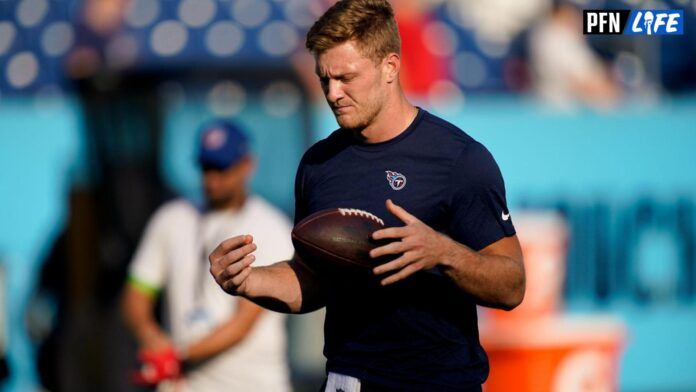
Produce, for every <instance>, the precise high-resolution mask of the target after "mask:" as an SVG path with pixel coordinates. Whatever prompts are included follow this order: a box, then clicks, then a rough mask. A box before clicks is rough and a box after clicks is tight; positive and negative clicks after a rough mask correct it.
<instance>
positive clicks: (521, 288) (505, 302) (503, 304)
mask: <svg viewBox="0 0 696 392" xmlns="http://www.w3.org/2000/svg"><path fill="white" fill-rule="evenodd" d="M525 289H526V283H525V277H524V274H523V275H522V276H521V277H520V278H519V279H518V280H517V282H515V284H514V285H513V287H511V289H510V290H509V291H508V293H507V295H506V296H505V298H502V300H501V301H500V309H502V310H505V311H511V310H513V309H515V308H516V307H518V306H519V305H520V304H521V303H522V301H523V300H524V293H525Z"/></svg>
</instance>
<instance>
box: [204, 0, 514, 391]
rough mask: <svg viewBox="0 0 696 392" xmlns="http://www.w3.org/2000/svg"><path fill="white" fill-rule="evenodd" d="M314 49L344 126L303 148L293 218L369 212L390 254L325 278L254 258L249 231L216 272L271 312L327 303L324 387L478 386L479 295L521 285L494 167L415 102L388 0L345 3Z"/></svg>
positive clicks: (376, 253) (481, 376)
mask: <svg viewBox="0 0 696 392" xmlns="http://www.w3.org/2000/svg"><path fill="white" fill-rule="evenodd" d="M307 48H308V49H309V50H310V51H311V52H312V53H313V54H314V56H315V60H316V73H317V75H318V76H319V79H320V81H321V85H322V88H323V91H324V94H325V96H326V100H327V102H328V104H329V106H330V107H331V109H332V110H333V112H334V115H335V116H336V120H337V122H338V124H339V125H340V127H341V128H340V129H339V130H337V131H335V132H334V133H333V134H332V135H331V136H329V137H328V138H327V139H325V140H323V141H320V142H319V143H317V144H315V145H314V146H313V147H312V148H310V149H309V150H308V151H307V153H306V154H305V156H304V157H303V159H302V161H301V163H300V167H299V169H298V173H297V178H296V185H295V197H296V212H295V215H296V216H295V220H296V222H297V221H299V220H301V219H303V218H304V217H306V216H307V215H309V214H312V213H314V212H316V211H320V210H323V209H327V208H339V207H347V208H358V209H362V210H365V211H369V212H371V213H373V214H375V215H377V216H379V217H381V218H383V219H384V221H385V224H386V226H387V228H385V229H383V230H379V231H377V232H375V233H374V234H373V237H374V238H375V239H377V240H380V239H390V240H392V242H390V243H389V244H388V245H385V246H382V247H379V248H377V249H374V250H373V251H372V252H371V256H372V257H375V258H377V257H381V256H385V255H388V256H391V257H393V260H392V261H390V262H388V263H386V264H383V265H380V266H378V267H376V268H375V269H374V270H373V272H374V275H375V277H376V279H374V283H371V281H370V280H365V279H362V280H359V279H358V278H355V279H353V277H351V276H347V277H345V279H332V280H331V284H327V282H326V280H325V277H324V276H319V275H317V274H314V273H313V272H312V271H309V270H308V269H307V268H306V267H304V264H303V263H302V262H301V261H300V260H298V259H297V257H295V258H294V259H293V260H289V261H284V262H280V263H277V264H274V265H272V266H268V267H252V266H251V264H252V263H253V261H254V255H253V251H254V250H255V249H256V245H255V244H254V243H253V238H252V237H251V235H245V236H239V237H235V238H230V239H228V240H226V241H224V242H222V243H221V244H220V245H219V246H218V248H217V249H216V250H215V251H214V252H213V253H212V254H211V255H210V258H209V259H210V263H211V268H210V269H211V273H212V274H213V276H214V277H215V279H216V281H217V282H218V284H219V285H220V286H221V287H222V288H223V289H224V290H225V291H227V292H228V293H230V294H233V295H240V296H243V297H245V298H248V299H250V300H251V301H254V302H256V303H257V304H260V305H262V306H265V307H267V308H270V309H274V310H277V311H283V312H291V313H301V312H308V311H313V310H316V309H318V308H320V307H323V306H326V321H325V348H324V354H325V355H326V357H327V360H328V361H327V371H328V378H327V382H326V387H325V390H326V391H331V392H334V391H338V390H342V391H344V392H357V391H371V390H376V391H382V390H399V391H401V390H420V391H432V390H438V391H480V390H481V384H482V383H483V382H484V381H485V380H486V377H487V376H488V360H487V358H486V354H485V352H484V351H483V349H482V347H481V345H480V343H479V338H478V327H477V317H476V304H482V305H486V306H491V307H496V308H502V309H512V308H514V307H516V306H517V305H518V304H519V303H520V302H521V301H522V297H523V295H524V287H525V279H524V267H523V263H522V253H521V250H520V246H519V242H518V240H517V237H516V236H515V230H514V227H513V225H512V221H511V218H510V215H509V212H508V210H507V206H506V201H505V187H504V184H503V179H502V176H501V174H500V171H499V169H498V166H497V164H496V163H495V161H494V159H493V157H492V156H491V155H490V153H489V152H488V150H486V148H485V147H483V146H482V145H481V144H480V143H478V142H477V141H475V140H473V139H472V138H471V137H470V136H468V135H467V134H465V133H464V132H462V131H461V130H459V129H458V128H457V127H455V126H454V125H452V124H449V123H447V122H446V121H444V120H442V119H439V118H438V117H436V116H434V115H432V114H430V113H428V112H427V111H425V110H423V109H420V108H417V107H414V106H413V105H411V104H410V103H409V102H408V101H407V99H406V98H405V96H404V94H403V92H402V90H401V87H400V85H399V71H400V64H401V61H400V54H399V53H400V39H399V33H398V29H397V27H396V22H395V20H394V14H393V11H392V8H391V6H390V5H389V3H388V1H386V0H344V1H339V2H337V3H336V4H335V5H334V6H332V7H331V8H330V9H329V10H328V11H327V12H326V13H325V14H324V15H323V16H322V17H321V18H320V19H319V20H318V21H317V22H316V23H315V24H314V26H313V27H312V29H311V30H310V31H309V33H308V34H307ZM414 71H415V72H417V70H414ZM385 201H386V202H385ZM356 282H360V285H359V286H356Z"/></svg>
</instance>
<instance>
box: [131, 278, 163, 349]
mask: <svg viewBox="0 0 696 392" xmlns="http://www.w3.org/2000/svg"><path fill="white" fill-rule="evenodd" d="M153 308H154V299H153V298H151V297H149V296H148V295H146V294H143V293H141V292H140V291H138V289H136V288H134V287H132V286H130V285H128V286H126V290H125V293H124V295H123V300H122V314H123V319H124V321H125V323H126V325H127V326H128V328H129V329H130V330H131V332H132V333H133V335H134V336H135V338H136V339H137V340H138V343H139V344H140V345H141V346H148V345H152V342H154V341H157V340H159V339H160V338H164V337H166V333H165V332H164V331H163V330H162V328H161V327H160V326H159V325H158V324H157V321H156V320H155V317H154V315H153Z"/></svg>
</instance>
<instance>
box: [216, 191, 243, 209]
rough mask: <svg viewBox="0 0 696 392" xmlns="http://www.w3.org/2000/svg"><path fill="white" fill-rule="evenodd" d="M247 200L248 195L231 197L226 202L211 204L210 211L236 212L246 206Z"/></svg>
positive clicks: (241, 194)
mask: <svg viewBox="0 0 696 392" xmlns="http://www.w3.org/2000/svg"><path fill="white" fill-rule="evenodd" d="M246 199H247V194H246V193H240V194H237V195H234V196H233V197H230V198H229V200H226V201H225V202H222V203H219V204H214V203H210V209H211V210H213V211H229V212H235V211H239V210H240V209H241V208H242V206H243V205H244V202H245V201H246Z"/></svg>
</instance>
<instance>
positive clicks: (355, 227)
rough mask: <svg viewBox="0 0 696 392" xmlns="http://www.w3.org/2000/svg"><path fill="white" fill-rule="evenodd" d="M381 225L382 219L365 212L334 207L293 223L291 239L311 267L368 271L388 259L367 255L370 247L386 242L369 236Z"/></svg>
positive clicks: (301, 256)
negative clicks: (295, 223)
mask: <svg viewBox="0 0 696 392" xmlns="http://www.w3.org/2000/svg"><path fill="white" fill-rule="evenodd" d="M382 228H384V221H382V219H380V218H378V217H376V216H375V215H373V214H371V213H369V212H367V211H362V210H358V209H353V208H334V209H329V210H323V211H319V212H316V213H314V214H312V215H310V216H308V217H306V218H305V219H303V220H302V221H300V222H299V223H298V224H297V225H295V227H294V229H293V230H292V242H293V245H294V246H295V251H297V254H298V255H299V256H300V258H301V259H302V261H303V262H304V263H305V264H306V265H308V266H309V267H310V268H312V269H314V270H318V271H327V270H328V271H330V270H336V269H346V268H349V269H363V270H367V269H372V268H374V267H375V266H377V265H379V264H382V263H384V262H386V261H388V260H389V259H390V258H387V257H381V258H378V259H373V258H371V257H370V250H372V249H374V248H376V247H379V246H382V245H384V244H387V243H389V241H384V240H382V241H375V240H373V239H372V233H373V232H375V231H377V230H380V229H382Z"/></svg>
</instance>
